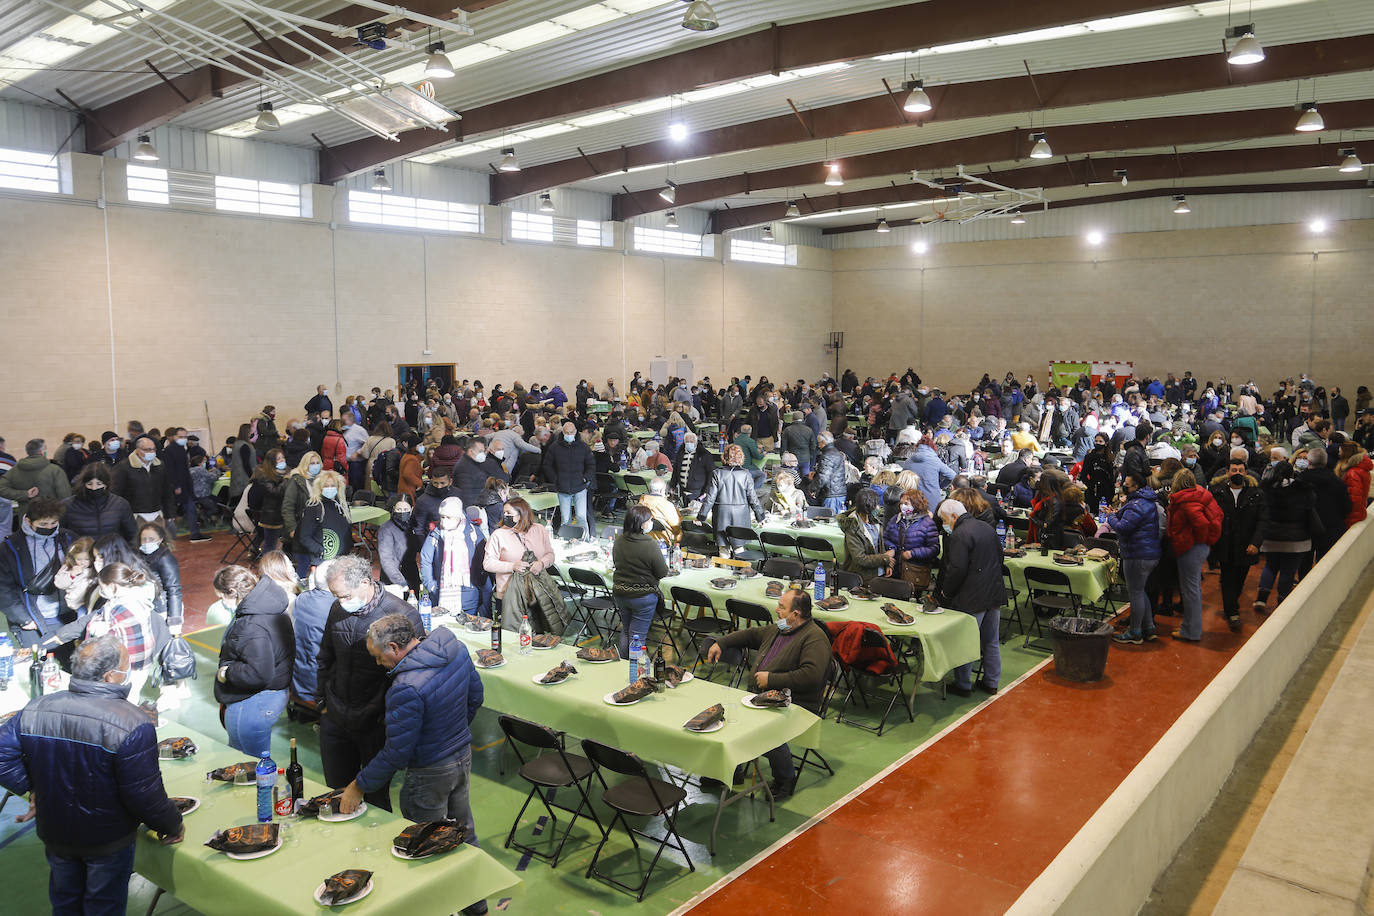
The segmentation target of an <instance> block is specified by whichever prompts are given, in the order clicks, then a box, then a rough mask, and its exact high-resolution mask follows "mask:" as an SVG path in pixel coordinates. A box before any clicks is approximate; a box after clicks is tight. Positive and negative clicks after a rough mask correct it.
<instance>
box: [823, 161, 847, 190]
mask: <svg viewBox="0 0 1374 916" xmlns="http://www.w3.org/2000/svg"><path fill="white" fill-rule="evenodd" d="M825 183H826V184H827V185H829V186H830V187H832V188H840V187H844V176H843V175H841V174H840V164H839V163H838V162H832V163H830V174H828V175H826V176H825Z"/></svg>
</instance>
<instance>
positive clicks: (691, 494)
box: [672, 433, 716, 504]
mask: <svg viewBox="0 0 1374 916" xmlns="http://www.w3.org/2000/svg"><path fill="white" fill-rule="evenodd" d="M684 469H685V471H684ZM715 469H716V459H715V456H713V455H712V454H711V453H710V452H708V451H706V449H704V448H702V447H701V445H700V443H699V440H698V438H697V434H696V433H687V434H686V435H685V436H683V437H682V451H680V452H678V455H677V461H675V462H673V481H672V486H673V487H674V488H675V489H676V490H677V492H678V495H679V497H680V498H681V501H682V502H683V503H684V504H685V503H689V502H691V501H692V500H694V499H700V498H701V494H703V493H705V492H706V486H707V484H709V483H710V482H711V472H712V471H714V470H715Z"/></svg>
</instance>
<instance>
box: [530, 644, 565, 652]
mask: <svg viewBox="0 0 1374 916" xmlns="http://www.w3.org/2000/svg"><path fill="white" fill-rule="evenodd" d="M558 646H559V643H554V644H553V645H552V646H541V645H539V643H535V642H532V643H530V648H531V649H533V650H534V651H536V652H549V651H551V650H553V649H557V648H558Z"/></svg>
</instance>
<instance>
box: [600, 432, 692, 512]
mask: <svg viewBox="0 0 1374 916" xmlns="http://www.w3.org/2000/svg"><path fill="white" fill-rule="evenodd" d="M608 451H609V449H608ZM614 460H615V461H616V462H617V465H616V466H617V467H618V466H619V464H618V462H619V460H620V459H619V456H618V455H617V456H615V458H614ZM715 469H716V458H715V456H714V455H712V454H711V453H710V452H708V451H706V450H705V449H703V448H702V447H701V444H700V442H699V440H698V439H697V434H696V433H688V434H687V435H686V436H684V437H683V438H682V451H681V452H680V453H679V454H678V456H677V463H676V464H675V465H674V467H673V477H672V482H673V488H674V489H676V490H677V492H678V497H679V499H680V501H681V502H682V503H684V504H686V503H690V502H693V501H695V500H698V499H700V498H701V495H702V494H703V493H705V492H706V487H707V485H708V484H709V483H710V481H711V473H712V472H713V471H714V470H715Z"/></svg>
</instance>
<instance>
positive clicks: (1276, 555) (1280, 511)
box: [1255, 450, 1344, 614]
mask: <svg viewBox="0 0 1374 916" xmlns="http://www.w3.org/2000/svg"><path fill="white" fill-rule="evenodd" d="M1276 451H1277V450H1276ZM1342 463H1344V462H1342ZM1260 490H1261V491H1262V492H1263V493H1264V510H1265V518H1264V525H1263V527H1262V529H1261V534H1262V540H1261V543H1260V552H1261V553H1262V554H1264V568H1263V569H1262V570H1260V580H1259V589H1258V591H1257V592H1256V593H1255V613H1257V614H1267V613H1269V592H1270V591H1271V590H1272V589H1273V588H1274V587H1275V583H1277V586H1278V591H1279V600H1278V603H1280V604H1281V603H1283V599H1284V598H1287V597H1288V593H1289V592H1290V591H1292V590H1293V583H1294V580H1296V579H1297V575H1298V570H1299V569H1301V568H1302V561H1303V558H1304V557H1306V556H1307V555H1308V554H1310V553H1311V552H1312V534H1313V531H1312V524H1313V519H1315V518H1316V514H1317V513H1316V509H1317V494H1316V491H1314V490H1313V489H1312V485H1311V484H1309V483H1307V482H1306V481H1305V480H1302V479H1301V478H1299V477H1298V476H1296V475H1295V474H1294V473H1293V466H1292V465H1291V464H1289V463H1288V462H1287V461H1286V460H1285V461H1279V462H1278V463H1277V464H1273V465H1271V466H1270V467H1269V468H1268V469H1267V470H1266V471H1265V472H1264V475H1263V477H1261V478H1260Z"/></svg>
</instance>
